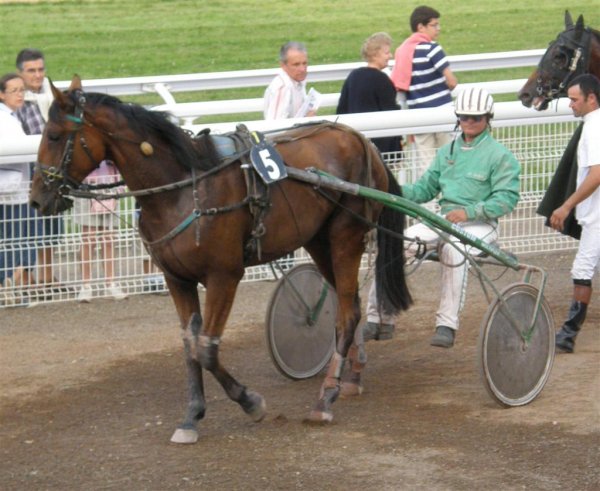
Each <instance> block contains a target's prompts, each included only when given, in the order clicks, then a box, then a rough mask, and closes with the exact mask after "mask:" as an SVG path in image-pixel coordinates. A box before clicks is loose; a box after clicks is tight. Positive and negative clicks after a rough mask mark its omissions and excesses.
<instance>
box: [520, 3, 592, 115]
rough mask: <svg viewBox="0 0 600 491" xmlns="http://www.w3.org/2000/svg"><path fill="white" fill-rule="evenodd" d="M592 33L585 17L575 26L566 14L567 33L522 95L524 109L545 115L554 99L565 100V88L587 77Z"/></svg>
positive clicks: (547, 51)
mask: <svg viewBox="0 0 600 491" xmlns="http://www.w3.org/2000/svg"><path fill="white" fill-rule="evenodd" d="M590 37H591V32H590V30H589V29H587V28H586V27H585V26H584V23H583V16H581V15H580V16H579V18H578V19H577V22H576V23H575V24H573V19H572V18H571V14H569V12H568V11H567V12H565V30H564V31H563V32H561V33H560V34H559V35H558V37H557V38H556V40H555V41H553V42H552V43H550V46H549V47H548V49H547V50H546V53H544V56H543V57H542V59H541V60H540V63H539V65H538V67H537V69H536V70H535V71H534V72H533V73H532V74H531V76H530V77H529V79H528V80H527V82H526V83H525V85H524V86H523V87H522V88H521V90H520V91H519V95H518V97H519V99H520V100H521V102H522V103H523V105H524V106H527V107H532V106H533V107H534V109H536V110H538V111H543V110H544V109H546V108H547V107H548V104H549V103H550V101H552V100H553V99H556V98H558V97H561V96H566V87H567V85H568V83H569V81H570V80H571V79H573V78H574V77H575V76H576V75H579V74H581V73H585V72H586V69H587V67H588V64H589V58H590V55H589V53H590Z"/></svg>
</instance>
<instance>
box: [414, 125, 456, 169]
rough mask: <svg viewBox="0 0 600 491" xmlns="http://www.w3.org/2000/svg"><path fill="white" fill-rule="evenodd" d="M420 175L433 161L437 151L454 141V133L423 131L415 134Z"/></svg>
mask: <svg viewBox="0 0 600 491" xmlns="http://www.w3.org/2000/svg"><path fill="white" fill-rule="evenodd" d="M414 138H415V148H416V151H417V153H416V158H417V167H418V169H419V170H418V176H421V175H422V174H423V173H424V172H425V170H426V169H427V168H429V165H430V164H431V162H432V161H433V158H434V157H435V154H436V152H437V151H438V150H439V149H440V148H441V147H443V146H444V145H445V144H446V143H450V142H451V141H452V133H423V134H420V135H414Z"/></svg>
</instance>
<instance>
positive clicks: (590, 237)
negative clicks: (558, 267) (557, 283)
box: [571, 223, 600, 280]
mask: <svg viewBox="0 0 600 491" xmlns="http://www.w3.org/2000/svg"><path fill="white" fill-rule="evenodd" d="M596 271H600V223H597V224H591V225H586V226H584V227H582V229H581V238H580V239H579V248H578V249H577V254H576V255H575V259H574V260H573V266H572V268H571V278H573V279H574V280H591V279H592V278H593V277H594V273H595V272H596Z"/></svg>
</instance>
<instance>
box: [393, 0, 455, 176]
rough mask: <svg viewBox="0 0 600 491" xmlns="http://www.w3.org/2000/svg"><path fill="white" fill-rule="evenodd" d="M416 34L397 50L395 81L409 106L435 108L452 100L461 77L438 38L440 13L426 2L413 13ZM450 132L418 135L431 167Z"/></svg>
mask: <svg viewBox="0 0 600 491" xmlns="http://www.w3.org/2000/svg"><path fill="white" fill-rule="evenodd" d="M410 27H411V30H412V32H413V33H412V35H411V36H410V37H409V38H408V39H406V40H405V41H404V42H403V43H402V44H401V45H400V46H399V47H398V49H397V50H396V53H395V63H394V69H393V71H392V75H391V77H392V82H393V83H394V85H395V87H396V90H398V91H399V92H400V95H401V98H403V97H402V96H404V97H405V99H406V105H407V106H408V108H409V109H418V108H432V107H439V106H443V105H446V104H451V103H452V96H451V94H450V92H451V91H452V89H454V87H456V85H457V80H456V77H455V76H454V74H453V73H452V70H451V69H450V63H449V62H448V59H447V58H446V54H445V53H444V50H443V49H442V47H441V46H440V45H439V44H438V43H437V42H436V40H437V38H438V36H439V34H440V13H439V12H438V11H437V10H435V9H433V8H431V7H426V6H421V7H417V8H416V9H415V10H414V11H413V13H412V14H411V16H410ZM450 140H451V135H450V134H449V133H428V134H420V135H414V141H415V145H416V147H417V151H418V153H419V155H418V156H419V159H420V164H421V166H422V167H423V168H425V167H427V166H428V165H429V164H430V162H431V160H432V159H433V157H434V156H435V152H436V150H437V149H438V148H440V147H442V146H443V145H445V144H446V143H448V142H450Z"/></svg>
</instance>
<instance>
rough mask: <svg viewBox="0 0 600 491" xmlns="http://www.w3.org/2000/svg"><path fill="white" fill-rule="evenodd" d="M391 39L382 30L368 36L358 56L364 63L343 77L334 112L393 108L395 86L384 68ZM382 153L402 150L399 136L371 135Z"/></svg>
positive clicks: (342, 112) (388, 109)
mask: <svg viewBox="0 0 600 491" xmlns="http://www.w3.org/2000/svg"><path fill="white" fill-rule="evenodd" d="M391 46H392V38H391V37H390V36H389V35H388V34H387V33H385V32H377V33H375V34H373V35H371V36H369V37H368V38H367V39H366V40H365V42H364V43H363V45H362V48H361V55H362V57H363V59H364V60H365V61H366V62H367V66H364V67H361V68H357V69H356V70H353V71H352V72H350V74H349V75H348V78H346V81H345V82H344V85H343V87H342V92H341V94H340V100H339V103H338V107H337V111H336V114H351V113H365V112H375V111H394V110H397V109H400V108H399V107H398V105H397V104H396V89H395V88H394V85H393V84H392V81H391V80H390V78H389V76H388V75H387V74H386V73H385V72H384V71H383V69H384V68H386V67H387V66H388V62H389V61H390V60H391V59H392V53H391ZM372 141H373V143H374V144H375V145H376V146H377V148H379V150H380V151H381V152H397V151H400V150H402V146H401V142H400V137H399V136H393V137H385V138H373V140H372Z"/></svg>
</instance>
